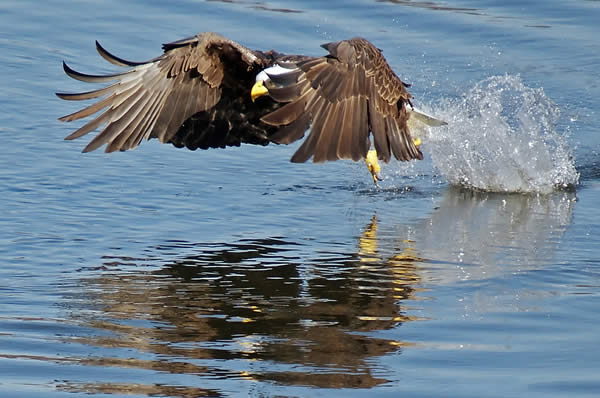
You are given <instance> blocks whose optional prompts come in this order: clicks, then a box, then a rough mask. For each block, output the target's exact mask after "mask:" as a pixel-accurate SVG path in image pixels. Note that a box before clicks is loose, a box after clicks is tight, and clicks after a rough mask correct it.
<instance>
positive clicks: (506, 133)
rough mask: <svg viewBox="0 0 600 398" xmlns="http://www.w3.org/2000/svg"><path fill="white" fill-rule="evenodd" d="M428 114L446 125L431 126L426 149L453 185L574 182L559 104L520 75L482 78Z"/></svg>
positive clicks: (546, 186)
mask: <svg viewBox="0 0 600 398" xmlns="http://www.w3.org/2000/svg"><path fill="white" fill-rule="evenodd" d="M432 113H433V114H435V115H436V116H439V117H441V118H442V119H444V120H446V121H447V122H448V126H446V127H442V128H435V129H430V131H429V133H428V138H427V140H426V142H427V146H426V148H425V150H426V151H427V152H429V153H430V154H431V157H432V160H433V164H434V166H435V167H436V168H437V169H438V170H439V171H440V173H441V174H442V175H443V176H444V177H445V178H446V179H447V180H448V182H450V183H451V184H453V185H461V186H466V187H469V188H474V189H479V190H484V191H493V192H533V193H549V192H551V191H553V190H555V189H565V188H570V187H574V186H576V185H577V183H578V180H579V174H578V172H577V171H576V170H575V164H574V159H573V157H572V154H571V150H570V148H569V146H568V143H567V137H566V135H563V134H559V133H558V132H557V130H556V124H557V121H558V119H559V113H560V112H559V109H558V107H557V105H556V104H554V103H553V102H552V101H551V100H550V99H549V98H548V97H547V96H546V95H545V94H544V91H543V89H541V88H540V89H534V88H530V87H527V86H525V85H524V84H523V82H522V81H521V78H520V77H519V76H511V75H505V76H495V77H491V78H488V79H486V80H483V81H481V82H479V83H478V84H476V85H475V86H474V87H473V88H472V89H470V90H469V91H468V92H467V93H466V94H465V95H464V96H463V97H462V98H459V99H452V100H446V101H445V102H444V103H442V104H441V107H440V109H437V110H433V111H432Z"/></svg>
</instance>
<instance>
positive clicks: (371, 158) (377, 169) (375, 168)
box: [365, 149, 383, 186]
mask: <svg viewBox="0 0 600 398" xmlns="http://www.w3.org/2000/svg"><path fill="white" fill-rule="evenodd" d="M365 163H366V164H367V168H368V169H369V172H370V173H371V177H373V182H374V183H375V185H377V186H379V184H377V181H381V180H382V179H383V178H381V174H379V173H381V166H380V165H379V161H378V160H377V151H375V149H371V150H370V151H369V152H367V157H366V158H365Z"/></svg>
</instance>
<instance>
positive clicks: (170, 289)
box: [0, 0, 600, 398]
mask: <svg viewBox="0 0 600 398" xmlns="http://www.w3.org/2000/svg"><path fill="white" fill-rule="evenodd" d="M599 20H600V2H598V1H585V0H580V1H575V0H573V1H568V2H564V1H562V2H559V1H525V2H523V1H519V2H511V1H509V2H495V1H466V0H465V1H445V2H419V1H400V0H396V1H366V0H365V1H351V2H320V1H303V2H300V1H295V2H294V1H289V2H288V1H277V2H254V1H242V0H239V1H233V2H229V1H207V2H204V1H181V2H175V3H169V2H159V1H129V2H127V3H124V2H117V1H101V2H88V1H82V2H75V3H74V2H66V1H48V2H34V1H10V0H5V1H4V2H2V3H1V4H0V48H1V49H2V51H1V52H0V87H1V88H2V94H1V95H0V107H1V109H2V112H0V134H1V136H2V138H3V143H2V156H1V157H0V197H1V198H2V199H1V201H0V206H1V207H0V210H1V211H0V256H1V258H2V259H3V261H2V266H1V267H0V280H2V282H3V283H2V285H1V286H0V392H1V393H0V395H1V396H3V397H4V396H6V397H39V396H49V397H63V396H67V397H75V396H82V397H90V396H106V394H110V395H113V396H125V395H127V396H174V397H195V396H240V397H241V396H255V397H263V396H290V397H292V396H293V397H300V396H302V397H314V396H341V395H343V396H357V397H358V396H361V397H362V396H366V395H367V394H368V395H369V396H371V395H372V396H381V397H387V396H390V397H392V396H394V397H396V396H399V395H406V396H413V397H523V396H527V397H544V398H546V397H565V396H568V397H595V396H598V395H600V379H599V378H598V374H600V366H599V365H598V357H599V355H600V349H599V348H598V347H599V346H600V345H599V343H600V339H599V337H598V336H599V333H598V330H599V328H600V322H599V321H598V316H597V315H598V310H597V309H598V308H600V307H599V306H600V295H599V293H600V238H599V236H600V212H599V211H598V204H599V203H600V161H599V160H598V159H599V156H600V154H599V152H600V139H599V138H598V132H599V131H598V127H597V122H596V117H597V114H598V109H599V107H600V85H599V83H598V80H599V79H598V78H599V77H600V76H599V72H598V71H599V70H600V55H599V54H600V41H598V35H599V34H600V29H599V28H598V21H599ZM201 31H217V32H219V33H221V34H223V35H226V36H227V37H230V38H231V39H234V40H237V41H240V42H242V43H243V44H245V45H247V46H248V47H250V48H258V49H265V50H266V49H270V48H275V49H277V50H279V51H282V52H287V53H305V54H315V55H317V54H322V53H323V51H322V49H321V48H320V47H319V45H320V44H321V43H324V42H328V41H332V40H339V39H343V38H349V37H352V36H356V35H360V36H364V37H366V38H368V39H370V40H372V41H373V42H374V43H375V44H376V45H377V46H378V47H380V48H382V49H383V50H384V54H385V56H386V57H387V59H388V61H389V63H390V64H391V65H392V67H393V68H394V69H395V70H396V72H397V73H398V75H399V76H400V77H401V78H402V79H403V80H405V81H408V82H410V83H412V87H411V93H412V94H413V95H414V97H415V101H414V102H415V105H417V106H419V107H421V108H423V109H425V110H427V111H429V112H431V113H433V114H435V115H438V116H439V117H443V118H444V119H446V120H447V121H448V122H449V124H448V126H447V127H445V128H440V129H437V130H432V131H428V132H427V134H428V135H427V139H425V140H424V142H425V143H424V146H423V152H424V153H425V160H424V161H422V162H418V163H410V164H400V163H397V162H396V163H394V162H392V163H390V164H389V165H384V166H383V174H384V176H385V180H384V181H383V182H382V183H381V188H380V189H377V188H375V187H374V186H373V185H372V182H371V181H370V176H369V174H368V172H367V170H366V168H365V167H364V165H363V164H360V163H352V162H349V161H340V162H334V163H331V164H325V165H313V164H291V163H289V161H288V160H289V158H290V157H291V155H292V154H293V152H294V151H295V149H296V148H297V145H292V146H290V147H284V146H269V147H265V148H263V147H253V146H243V147H241V148H228V149H226V150H212V151H197V152H188V151H185V150H181V149H176V148H173V147H171V146H168V145H161V144H159V143H157V142H146V143H144V144H143V145H142V146H141V147H140V148H138V149H136V150H134V151H130V152H126V153H114V154H110V155H106V154H104V153H102V152H100V151H98V153H96V152H94V153H89V154H82V153H80V151H81V149H82V148H83V147H84V146H85V144H86V140H85V139H82V140H76V141H69V142H66V141H63V137H65V136H66V135H68V134H69V133H70V132H72V131H73V130H74V129H75V128H76V127H77V126H79V125H76V124H62V123H60V122H58V121H57V120H56V119H57V118H58V117H59V116H62V115H65V114H67V113H70V112H72V111H74V110H75V109H76V107H77V105H78V104H73V103H68V102H65V101H61V100H59V99H58V98H56V97H55V96H54V92H56V91H67V92H68V91H81V90H82V85H81V84H80V83H79V82H76V81H73V80H71V79H69V78H68V77H66V76H65V75H64V73H63V72H62V68H61V62H62V60H67V61H68V62H69V64H70V65H72V66H73V67H74V68H75V69H77V70H81V71H83V72H89V73H102V72H110V71H115V69H114V68H113V67H112V66H111V65H108V64H107V63H106V62H104V61H103V60H102V59H101V58H100V57H99V56H98V55H97V54H96V52H95V51H94V40H95V39H98V40H99V41H100V42H101V43H102V44H103V45H104V46H105V47H106V48H107V49H109V51H111V52H113V53H115V54H117V55H120V56H122V57H124V58H129V59H132V60H144V59H149V58H152V57H154V56H156V55H158V54H159V52H160V44H161V43H164V42H169V41H173V40H177V39H180V38H183V37H187V36H189V35H191V34H194V33H197V32H201ZM83 89H88V87H83Z"/></svg>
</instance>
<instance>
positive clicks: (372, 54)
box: [57, 33, 422, 162]
mask: <svg viewBox="0 0 600 398" xmlns="http://www.w3.org/2000/svg"><path fill="white" fill-rule="evenodd" d="M323 47H324V48H325V49H326V50H328V51H329V54H328V55H326V56H324V57H308V56H286V57H283V56H282V55H280V54H278V53H276V52H273V51H269V52H266V53H263V52H260V51H252V50H249V49H247V48H246V47H244V46H242V45H240V44H238V43H235V42H233V41H231V40H229V39H226V38H224V37H222V36H220V35H218V34H215V33H203V34H199V35H197V36H194V37H191V38H188V39H184V40H180V41H176V42H173V43H169V44H165V45H163V49H164V54H163V55H161V56H159V57H157V58H155V59H152V60H150V61H147V62H142V63H137V62H130V61H125V60H123V59H121V58H118V57H116V56H114V55H112V54H110V53H108V52H107V51H106V50H104V49H103V48H102V47H101V46H100V45H99V44H98V43H97V50H98V52H99V53H100V55H102V57H104V58H105V59H106V60H108V61H109V62H111V63H113V64H116V65H119V66H125V67H129V68H131V69H129V70H128V71H126V72H124V73H120V74H115V75H107V76H92V75H84V74H81V73H78V72H75V71H74V70H72V69H70V68H69V67H68V66H67V65H66V64H65V65H64V69H65V72H66V73H67V74H68V75H69V76H71V77H73V78H75V79H77V80H81V81H86V82H93V83H96V82H109V81H115V82H116V83H114V84H112V85H111V86H108V87H106V88H102V89H99V90H95V91H90V92H86V93H79V94H62V93H57V95H58V96H59V97H60V98H63V99H66V100H86V99H94V98H98V97H102V96H105V97H104V98H103V99H101V100H99V101H98V102H96V103H95V104H92V105H90V106H88V107H87V108H84V109H82V110H80V111H78V112H75V113H73V114H70V115H67V116H64V117H62V118H60V120H62V121H72V120H77V119H81V118H85V117H87V116H90V115H93V114H95V113H97V112H99V111H101V110H103V109H105V110H104V112H103V113H101V114H100V115H98V116H96V117H95V118H94V119H92V120H91V121H90V122H88V123H87V124H85V125H84V126H83V127H81V128H79V129H78V130H77V131H75V132H74V133H72V134H71V135H69V136H68V137H66V139H75V138H78V137H81V136H83V135H85V134H87V133H89V132H91V131H93V130H95V129H96V128H98V127H100V126H103V125H104V128H103V130H102V131H101V132H100V133H99V134H98V135H97V136H96V137H95V138H94V139H93V140H92V141H91V142H90V143H89V144H88V145H87V146H86V147H85V149H84V152H88V151H92V150H95V149H97V148H98V147H100V146H102V145H104V144H106V151H107V152H112V151H116V150H127V149H131V148H134V147H136V146H138V145H139V144H140V143H141V141H142V140H144V139H150V138H158V139H159V140H160V141H161V142H166V143H172V144H173V145H175V146H177V147H183V146H185V147H188V148H190V149H197V148H202V149H206V148H215V147H225V146H238V145H240V144H241V143H250V144H261V145H266V144H268V143H269V142H276V143H281V144H288V143H291V142H294V141H296V140H298V139H300V138H302V137H303V136H304V134H305V132H306V130H307V129H308V128H310V130H311V132H310V134H309V136H308V137H307V139H306V140H305V141H304V143H303V144H302V145H301V146H300V148H299V149H298V151H297V152H296V153H295V154H294V156H293V157H292V161H294V162H304V161H306V160H308V159H310V158H311V157H313V161H315V162H321V161H326V160H336V159H353V160H360V159H362V158H364V157H365V156H366V155H367V151H368V150H369V147H370V138H369V137H370V134H369V133H371V134H372V135H373V138H374V145H375V148H376V150H377V152H378V156H379V158H380V159H382V160H384V161H386V162H387V161H389V159H390V157H391V155H392V154H393V155H394V157H395V158H396V159H399V160H410V159H422V154H421V152H420V150H419V149H418V148H417V147H416V146H415V145H414V143H413V141H412V139H411V137H410V133H409V131H408V127H407V119H408V117H409V116H408V113H407V104H410V98H411V96H410V94H409V93H408V92H407V91H406V86H407V85H405V84H404V83H403V82H402V81H401V80H400V79H399V78H398V77H397V76H396V75H395V74H394V72H393V71H392V69H391V68H390V67H389V65H388V64H387V62H386V61H385V59H384V57H383V55H382V54H381V52H380V51H379V50H378V49H377V48H376V47H374V46H373V45H372V44H371V43H369V42H368V41H367V40H364V39H360V38H355V39H351V40H346V41H341V42H335V43H329V44H325V45H323ZM283 61H286V62H287V64H288V66H289V64H290V63H291V64H292V65H293V66H294V68H293V69H291V70H292V72H291V74H287V75H285V76H271V79H272V80H273V83H274V85H273V86H272V87H271V88H270V89H269V98H261V99H260V100H259V101H256V102H253V101H251V99H250V88H251V87H252V85H253V83H254V80H255V76H256V75H257V73H258V72H259V71H261V70H263V69H265V68H268V67H270V66H272V65H274V64H275V63H276V62H283Z"/></svg>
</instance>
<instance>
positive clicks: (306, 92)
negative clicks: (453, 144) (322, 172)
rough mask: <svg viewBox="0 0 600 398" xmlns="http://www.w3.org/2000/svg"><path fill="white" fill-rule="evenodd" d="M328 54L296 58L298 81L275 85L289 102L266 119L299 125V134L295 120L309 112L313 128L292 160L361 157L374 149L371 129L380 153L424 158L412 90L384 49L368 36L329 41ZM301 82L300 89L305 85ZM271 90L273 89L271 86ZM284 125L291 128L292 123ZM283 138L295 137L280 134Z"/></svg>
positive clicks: (383, 156) (385, 158)
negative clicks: (411, 124) (411, 125)
mask: <svg viewBox="0 0 600 398" xmlns="http://www.w3.org/2000/svg"><path fill="white" fill-rule="evenodd" d="M323 47H324V48H325V49H326V50H327V51H329V55H328V56H326V57H321V58H314V59H309V60H306V61H303V62H298V63H297V68H298V70H300V71H301V72H302V73H300V74H299V75H298V77H297V78H296V80H297V82H294V83H287V84H283V83H284V82H283V79H280V81H278V82H277V84H280V85H282V87H281V86H279V87H277V88H275V89H273V90H272V91H273V95H272V97H273V98H274V99H275V100H277V101H281V102H288V101H289V102H288V104H286V105H284V106H283V107H282V108H280V109H278V110H276V111H274V112H272V113H270V114H268V115H266V116H264V117H263V118H262V120H263V121H264V122H266V123H269V124H272V125H275V126H281V128H286V127H288V126H294V128H290V129H289V131H294V134H295V135H294V138H296V139H297V137H301V136H302V135H301V134H299V133H298V132H297V130H296V128H297V126H303V124H302V123H299V124H298V125H296V124H295V122H296V121H297V120H299V119H300V118H302V120H303V122H305V121H306V120H307V117H306V115H307V114H308V115H310V121H311V127H310V134H309V135H308V137H307V138H306V140H305V141H304V143H303V144H302V145H301V146H300V148H298V150H297V152H296V153H295V154H294V156H293V157H292V162H304V161H306V160H308V159H310V158H311V157H312V158H313V161H314V162H322V161H326V160H336V159H347V158H350V159H353V160H360V159H361V158H364V157H365V156H366V154H367V152H368V150H369V146H370V140H369V132H371V133H372V134H373V138H374V145H375V148H376V149H377V151H378V153H379V158H380V159H382V160H383V161H385V162H388V161H389V160H390V157H391V155H392V154H393V155H394V157H395V158H396V159H399V160H410V159H415V158H416V159H421V158H422V154H421V152H420V151H419V149H418V148H416V147H415V145H414V143H413V142H412V138H411V136H410V132H409V130H408V126H407V119H408V116H407V113H406V110H405V107H406V104H408V103H409V101H410V98H411V96H410V94H408V92H407V91H406V85H404V83H403V82H402V81H401V80H400V79H399V78H398V77H397V76H396V75H395V74H394V72H393V71H392V69H391V68H390V67H389V65H388V64H387V62H386V61H385V59H384V58H383V55H382V54H381V52H380V51H379V50H378V49H377V48H375V47H374V46H373V45H372V44H371V43H369V42H368V41H366V40H364V39H360V38H356V39H351V40H345V41H341V42H333V43H327V44H325V45H323ZM300 88H301V89H300ZM269 90H270V91H271V89H269ZM284 131H286V132H287V131H288V130H287V129H286V130H284ZM276 138H277V139H278V140H279V141H278V142H284V141H285V142H288V141H291V140H290V138H289V137H287V136H285V135H284V134H277V135H276Z"/></svg>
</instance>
